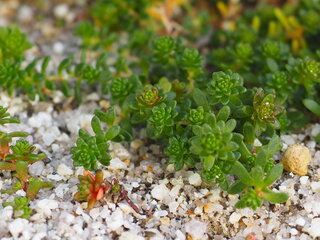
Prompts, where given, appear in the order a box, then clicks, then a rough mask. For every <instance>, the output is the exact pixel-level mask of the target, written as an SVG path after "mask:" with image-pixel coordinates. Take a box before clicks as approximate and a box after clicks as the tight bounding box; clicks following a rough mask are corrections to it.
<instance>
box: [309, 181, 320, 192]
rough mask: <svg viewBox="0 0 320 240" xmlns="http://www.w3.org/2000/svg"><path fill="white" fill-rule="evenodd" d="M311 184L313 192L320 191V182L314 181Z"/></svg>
mask: <svg viewBox="0 0 320 240" xmlns="http://www.w3.org/2000/svg"><path fill="white" fill-rule="evenodd" d="M310 185H311V189H312V191H313V192H315V193H318V192H320V182H312V183H311V184H310Z"/></svg>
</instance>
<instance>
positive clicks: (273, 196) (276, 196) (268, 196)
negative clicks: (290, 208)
mask: <svg viewBox="0 0 320 240" xmlns="http://www.w3.org/2000/svg"><path fill="white" fill-rule="evenodd" d="M262 198H263V199H264V200H267V201H269V202H271V203H284V202H286V201H287V200H288V198H289V196H288V194H286V193H282V192H273V191H271V190H270V189H268V188H265V189H263V194H262Z"/></svg>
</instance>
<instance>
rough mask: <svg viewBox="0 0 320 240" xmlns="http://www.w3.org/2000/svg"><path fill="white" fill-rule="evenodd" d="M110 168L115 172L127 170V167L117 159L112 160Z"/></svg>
mask: <svg viewBox="0 0 320 240" xmlns="http://www.w3.org/2000/svg"><path fill="white" fill-rule="evenodd" d="M108 168H109V169H114V170H118V169H127V165H126V164H125V163H124V162H122V161H121V160H120V159H119V158H117V157H116V158H112V159H111V161H110V166H109V167H108Z"/></svg>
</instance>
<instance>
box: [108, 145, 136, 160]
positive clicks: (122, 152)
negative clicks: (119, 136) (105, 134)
mask: <svg viewBox="0 0 320 240" xmlns="http://www.w3.org/2000/svg"><path fill="white" fill-rule="evenodd" d="M112 149H113V151H114V153H115V154H116V156H117V157H119V158H120V159H122V160H123V159H131V155H130V153H129V152H128V150H127V149H126V148H125V147H124V146H122V144H120V143H115V144H113V146H112Z"/></svg>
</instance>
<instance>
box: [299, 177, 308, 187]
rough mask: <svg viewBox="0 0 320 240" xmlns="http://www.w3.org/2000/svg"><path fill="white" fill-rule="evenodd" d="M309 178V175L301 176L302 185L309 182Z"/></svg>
mask: <svg viewBox="0 0 320 240" xmlns="http://www.w3.org/2000/svg"><path fill="white" fill-rule="evenodd" d="M308 179H309V177H308V176H302V177H300V183H301V185H306V184H307V183H308Z"/></svg>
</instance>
